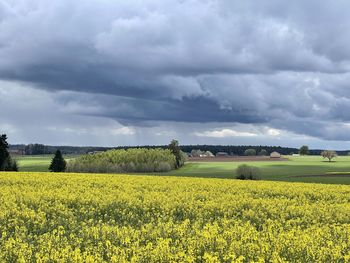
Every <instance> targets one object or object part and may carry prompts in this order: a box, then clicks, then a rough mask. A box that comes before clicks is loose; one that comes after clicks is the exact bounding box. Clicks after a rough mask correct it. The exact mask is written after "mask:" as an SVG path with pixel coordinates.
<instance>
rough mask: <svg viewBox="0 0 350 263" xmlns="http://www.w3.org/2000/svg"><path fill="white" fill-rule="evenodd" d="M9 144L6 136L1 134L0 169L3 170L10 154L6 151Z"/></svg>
mask: <svg viewBox="0 0 350 263" xmlns="http://www.w3.org/2000/svg"><path fill="white" fill-rule="evenodd" d="M8 148H9V145H8V143H7V136H6V134H3V135H1V136H0V171H3V170H5V168H6V166H7V163H8V159H9V157H10V154H9V152H8Z"/></svg>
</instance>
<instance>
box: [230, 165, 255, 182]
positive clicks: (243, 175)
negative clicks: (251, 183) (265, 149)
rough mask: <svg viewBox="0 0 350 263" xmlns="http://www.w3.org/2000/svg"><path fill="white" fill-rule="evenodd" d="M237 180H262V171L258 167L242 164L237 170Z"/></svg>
mask: <svg viewBox="0 0 350 263" xmlns="http://www.w3.org/2000/svg"><path fill="white" fill-rule="evenodd" d="M236 174H237V177H236V178H237V179H240V180H260V179H261V171H260V169H259V168H258V167H255V166H249V165H246V164H242V165H240V166H238V168H237V170H236Z"/></svg>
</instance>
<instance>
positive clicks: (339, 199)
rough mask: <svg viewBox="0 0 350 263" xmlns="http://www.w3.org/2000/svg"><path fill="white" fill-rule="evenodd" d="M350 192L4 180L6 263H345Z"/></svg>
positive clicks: (146, 181) (188, 181)
mask: <svg viewBox="0 0 350 263" xmlns="http://www.w3.org/2000/svg"><path fill="white" fill-rule="evenodd" d="M349 260H350V186H340V185H316V184H301V183H280V182H263V181H238V180H220V179H194V178H178V177H156V176H131V175H130V176H128V175H96V174H94V175H92V174H49V173H0V262H349Z"/></svg>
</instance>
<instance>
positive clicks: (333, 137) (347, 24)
mask: <svg viewBox="0 0 350 263" xmlns="http://www.w3.org/2000/svg"><path fill="white" fill-rule="evenodd" d="M349 10H350V2H349V1H347V0H332V1H331V0H325V1H318V0H308V1H304V0H295V1H282V0H269V1H256V0H254V1H253V0H245V1H236V0H162V1H159V0H128V1H122V0H75V1H71V0H52V1H47V0H0V133H1V132H2V133H7V134H8V136H9V138H10V142H11V143H31V142H38V143H45V144H53V145H103V146H116V145H141V144H165V143H168V141H169V140H170V139H172V138H177V139H179V140H180V142H181V143H183V144H190V143H191V144H197V143H208V144H263V145H266V144H268V145H283V146H300V145H301V144H305V143H306V144H308V145H310V146H311V147H313V148H333V149H350V142H349V141H350V44H349V43H350V30H349V29H350V17H349V15H348V12H349Z"/></svg>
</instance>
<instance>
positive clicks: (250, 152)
mask: <svg viewBox="0 0 350 263" xmlns="http://www.w3.org/2000/svg"><path fill="white" fill-rule="evenodd" d="M244 155H246V156H255V155H256V150H255V149H247V150H245V151H244Z"/></svg>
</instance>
